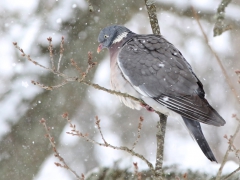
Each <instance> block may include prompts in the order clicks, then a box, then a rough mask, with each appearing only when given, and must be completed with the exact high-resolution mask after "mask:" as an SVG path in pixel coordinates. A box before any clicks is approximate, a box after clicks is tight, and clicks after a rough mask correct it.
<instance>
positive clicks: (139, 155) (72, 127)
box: [62, 113, 154, 174]
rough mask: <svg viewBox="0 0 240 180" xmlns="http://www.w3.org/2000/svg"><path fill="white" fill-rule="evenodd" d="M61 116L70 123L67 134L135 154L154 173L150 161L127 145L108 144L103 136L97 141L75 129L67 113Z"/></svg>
mask: <svg viewBox="0 0 240 180" xmlns="http://www.w3.org/2000/svg"><path fill="white" fill-rule="evenodd" d="M62 117H63V118H65V119H66V120H67V121H68V123H69V125H70V128H71V131H70V132H67V134H70V135H72V136H78V137H82V138H84V139H85V140H86V141H88V142H91V143H93V144H97V145H99V146H103V147H109V148H112V149H116V150H122V151H125V152H127V153H129V154H131V155H132V156H136V157H138V158H140V159H141V160H143V161H144V162H145V163H146V164H147V165H148V167H149V169H150V170H151V171H152V173H153V174H154V167H153V165H152V163H150V162H149V161H148V160H147V159H146V158H145V157H144V156H143V155H141V154H139V153H136V152H135V151H133V150H132V149H129V148H128V147H125V146H113V145H111V144H109V143H108V142H107V141H106V140H105V138H102V139H103V141H104V143H100V142H97V141H95V140H94V139H91V138H89V137H88V134H83V133H81V132H80V131H78V130H77V129H76V125H74V124H72V123H71V120H70V119H69V118H68V114H67V113H64V114H63V116H62ZM99 123H100V121H99ZM98 128H101V127H100V125H99V126H98ZM101 136H103V135H102V133H101Z"/></svg>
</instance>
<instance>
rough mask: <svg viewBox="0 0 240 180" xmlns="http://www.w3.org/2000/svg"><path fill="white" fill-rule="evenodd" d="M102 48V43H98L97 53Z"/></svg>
mask: <svg viewBox="0 0 240 180" xmlns="http://www.w3.org/2000/svg"><path fill="white" fill-rule="evenodd" d="M102 48H103V47H102V44H99V45H98V48H97V53H100V51H101V50H102Z"/></svg>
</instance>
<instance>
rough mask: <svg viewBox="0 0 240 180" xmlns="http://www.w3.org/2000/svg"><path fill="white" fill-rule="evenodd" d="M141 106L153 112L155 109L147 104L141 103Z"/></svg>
mask: <svg viewBox="0 0 240 180" xmlns="http://www.w3.org/2000/svg"><path fill="white" fill-rule="evenodd" d="M141 106H142V107H144V108H145V109H146V110H148V111H150V112H155V110H154V109H153V108H152V107H151V106H149V105H147V104H142V103H141Z"/></svg>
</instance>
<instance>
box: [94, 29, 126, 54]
mask: <svg viewBox="0 0 240 180" xmlns="http://www.w3.org/2000/svg"><path fill="white" fill-rule="evenodd" d="M129 32H131V31H130V30H129V29H127V28H126V27H124V26H118V25H113V26H108V27H105V28H104V29H102V30H101V32H100V33H99V36H98V42H99V43H100V44H99V46H98V49H97V52H98V53H99V52H100V51H101V50H102V49H104V48H109V47H110V46H111V45H112V44H114V43H117V42H120V41H121V40H122V39H123V38H125V37H126V36H127V34H128V33H129Z"/></svg>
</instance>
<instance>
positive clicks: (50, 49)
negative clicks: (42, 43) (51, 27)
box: [47, 37, 55, 71]
mask: <svg viewBox="0 0 240 180" xmlns="http://www.w3.org/2000/svg"><path fill="white" fill-rule="evenodd" d="M47 40H48V51H49V56H50V60H51V64H52V70H53V71H55V66H54V61H53V47H52V38H51V37H49V38H47Z"/></svg>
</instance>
